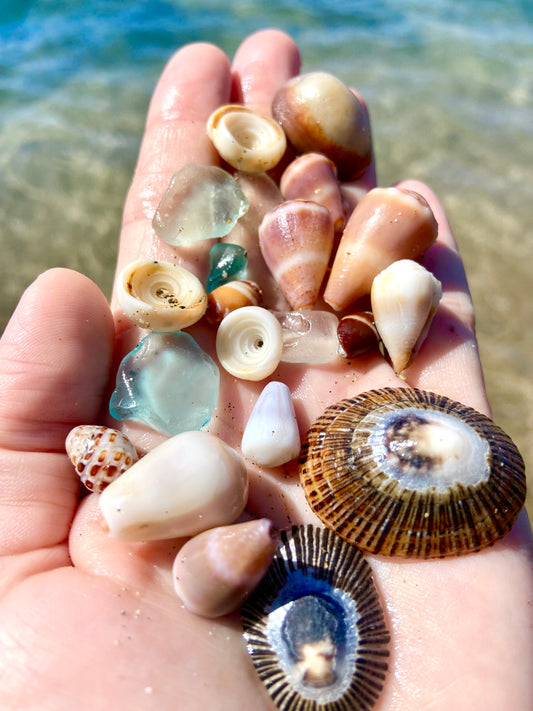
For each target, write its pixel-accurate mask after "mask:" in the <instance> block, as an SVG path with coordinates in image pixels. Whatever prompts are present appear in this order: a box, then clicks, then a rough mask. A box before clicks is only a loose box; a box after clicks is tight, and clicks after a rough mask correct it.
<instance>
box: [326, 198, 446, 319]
mask: <svg viewBox="0 0 533 711" xmlns="http://www.w3.org/2000/svg"><path fill="white" fill-rule="evenodd" d="M436 239H437V222H436V220H435V217H434V215H433V212H432V210H431V208H430V206H429V205H428V203H427V201H426V200H425V198H424V197H422V195H419V194H418V193H415V192H413V191H412V190H404V189H403V188H396V187H392V188H374V189H372V190H370V191H369V192H368V193H367V194H366V195H365V196H364V197H363V199H362V200H361V202H360V203H359V204H358V205H357V207H356V208H355V209H354V211H353V212H352V215H351V217H350V219H349V220H348V222H347V223H346V227H345V228H344V232H343V234H342V238H341V240H340V243H339V246H338V249H337V252H336V254H335V259H334V261H333V264H332V267H331V272H330V275H329V278H328V281H327V284H326V288H325V290H324V300H325V301H326V302H327V303H328V304H329V305H330V306H331V307H332V308H333V309H334V310H335V311H342V310H343V309H345V308H346V307H347V306H349V305H350V304H352V303H353V302H354V301H357V299H360V298H361V297H363V296H367V295H368V294H370V290H371V287H372V281H373V280H374V277H375V276H376V275H377V274H379V272H381V271H382V270H383V269H385V268H386V267H388V266H389V264H392V262H396V261H398V260H400V259H418V258H419V257H420V256H421V255H422V254H424V252H425V251H426V250H427V249H428V248H429V247H430V246H431V245H432V244H433V243H434V242H435V240H436Z"/></svg>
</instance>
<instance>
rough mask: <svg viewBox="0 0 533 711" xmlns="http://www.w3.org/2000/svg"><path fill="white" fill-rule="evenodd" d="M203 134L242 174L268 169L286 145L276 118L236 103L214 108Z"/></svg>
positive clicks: (262, 171)
mask: <svg viewBox="0 0 533 711" xmlns="http://www.w3.org/2000/svg"><path fill="white" fill-rule="evenodd" d="M207 135H208V136H209V138H210V139H211V141H212V143H213V145H214V146H215V148H216V149H217V151H218V153H219V155H220V156H221V157H222V158H223V159H224V160H225V161H226V162H227V163H229V164H230V165H231V166H233V168H236V169H237V170H242V171H243V172H245V173H264V172H266V171H267V170H270V169H271V168H273V167H274V166H276V165H277V164H278V163H279V161H280V160H281V159H282V157H283V154H284V153H285V150H286V148H287V139H286V137H285V133H284V132H283V130H282V129H281V127H280V125H279V124H278V123H276V121H274V120H273V119H271V118H270V117H269V116H262V115H261V114H258V113H256V112H255V111H252V109H249V108H246V107H245V106H240V105H238V104H227V105H225V106H221V107H219V108H218V109H216V110H215V111H214V112H213V113H212V114H211V116H210V117H209V119H208V120H207Z"/></svg>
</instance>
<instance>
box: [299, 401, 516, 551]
mask: <svg viewBox="0 0 533 711" xmlns="http://www.w3.org/2000/svg"><path fill="white" fill-rule="evenodd" d="M300 479H301V482H302V486H303V487H304V491H305V495H306V498H307V501H308V502H309V505H310V506H311V508H312V509H313V511H314V512H315V513H316V514H317V516H318V517H319V518H320V520H321V521H322V522H323V523H324V524H325V525H326V526H328V528H331V529H332V530H333V531H335V532H336V533H337V534H338V535H339V536H341V537H342V538H343V539H344V540H346V541H348V542H349V543H352V544H354V545H356V546H358V547H359V548H361V549H362V550H364V551H367V552H369V553H381V554H384V555H397V556H404V557H417V558H439V557H445V556H453V555H461V554H463V553H468V552H473V551H479V550H481V549H482V548H485V547H486V546H490V545H492V544H493V543H495V542H496V541H497V540H498V539H499V538H502V537H503V536H505V534H506V533H508V532H509V531H510V530H511V528H512V526H513V524H514V522H515V520H516V518H517V516H518V514H519V513H520V510H521V508H522V506H523V504H524V499H525V493H526V481H525V472H524V462H523V460H522V457H521V456H520V452H519V451H518V449H517V448H516V446H515V445H514V443H513V442H512V440H511V439H510V438H509V437H508V436H507V435H506V434H505V433H504V432H503V431H502V430H501V429H500V428H499V427H498V426H497V425H495V424H494V422H492V420H490V419H489V418H488V417H486V416H485V415H482V414H481V413H479V412H476V410H474V409H472V408H470V407H467V406H466V405H462V404H461V403H459V402H455V401H453V400H450V399H449V398H447V397H444V396H442V395H437V394H435V393H431V392H426V391H423V390H417V389H414V388H384V389H382V390H371V391H369V392H366V393H362V394H361V395H359V396H357V397H355V398H353V399H346V400H341V401H340V402H338V403H337V404H335V405H332V406H330V407H328V408H326V410H325V412H324V413H323V414H322V415H321V416H320V417H319V418H318V419H317V420H316V421H315V422H314V424H313V425H312V426H311V428H310V429H309V432H308V433H307V438H306V440H305V441H304V444H303V446H302V455H301V458H300Z"/></svg>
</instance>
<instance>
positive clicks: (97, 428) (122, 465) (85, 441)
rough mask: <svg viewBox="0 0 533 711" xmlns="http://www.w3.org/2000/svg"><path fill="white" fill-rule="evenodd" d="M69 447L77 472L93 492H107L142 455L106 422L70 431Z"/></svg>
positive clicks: (67, 440) (66, 447)
mask: <svg viewBox="0 0 533 711" xmlns="http://www.w3.org/2000/svg"><path fill="white" fill-rule="evenodd" d="M65 449H66V450H67V454H68V456H69V459H70V461H71V462H72V464H73V465H74V468H75V470H76V474H78V476H79V477H80V479H81V481H82V482H83V483H84V484H85V486H86V487H87V489H89V490H90V491H98V492H100V491H103V490H104V489H105V488H106V486H108V485H109V484H110V483H111V482H112V481H114V480H115V479H117V478H118V477H119V476H120V475H121V474H123V473H124V472H125V471H126V470H127V469H129V468H130V467H131V466H132V464H134V463H135V462H136V461H137V460H138V459H139V457H138V456H137V452H136V451H135V447H134V446H133V445H132V443H131V442H130V441H129V439H128V438H127V437H126V435H123V434H122V432H120V431H119V430H114V429H111V428H109V427H104V426H103V425H79V426H78V427H74V429H72V430H70V432H69V433H68V435H67V439H66V440H65Z"/></svg>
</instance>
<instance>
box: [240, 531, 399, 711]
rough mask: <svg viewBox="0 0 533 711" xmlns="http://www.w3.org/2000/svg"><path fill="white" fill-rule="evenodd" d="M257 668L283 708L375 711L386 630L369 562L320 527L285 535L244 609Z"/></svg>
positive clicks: (248, 641)
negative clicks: (371, 710)
mask: <svg viewBox="0 0 533 711" xmlns="http://www.w3.org/2000/svg"><path fill="white" fill-rule="evenodd" d="M241 617H242V620H243V627H244V638H245V640H246V645H247V648H248V652H249V653H250V655H251V657H252V661H253V663H254V665H255V668H256V671H257V673H258V675H259V677H260V678H261V680H262V681H263V683H264V684H265V686H266V688H267V690H268V692H269V694H270V696H271V697H272V699H273V701H274V703H275V704H276V706H277V707H278V709H280V710H281V711H319V710H320V711H348V710H350V711H370V709H372V708H373V706H374V705H375V703H376V701H377V699H378V697H379V695H380V692H381V690H382V688H383V684H384V681H385V676H386V672H387V658H388V655H389V650H388V644H389V639H390V636H389V633H388V631H387V628H386V625H385V620H384V615H383V610H382V607H381V603H380V599H379V595H378V593H377V590H376V588H375V586H374V583H373V580H372V573H371V569H370V566H369V564H368V563H367V562H366V560H365V559H364V557H363V554H362V553H361V551H360V550H358V549H357V548H356V547H355V546H350V545H348V544H347V543H345V542H344V541H342V540H341V539H340V538H339V537H338V536H335V535H334V534H333V533H332V532H331V531H328V530H327V529H323V528H316V527H313V526H307V527H296V526H295V527H293V529H292V530H291V531H282V532H281V545H280V547H279V550H278V552H277V553H276V555H275V557H274V560H273V562H272V565H271V566H270V568H269V570H268V572H267V574H266V575H265V577H264V578H263V580H262V581H261V583H260V584H259V586H258V587H257V588H256V590H255V591H254V593H252V595H251V596H250V598H249V599H248V600H247V601H246V603H245V605H244V606H243V608H242V610H241Z"/></svg>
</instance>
